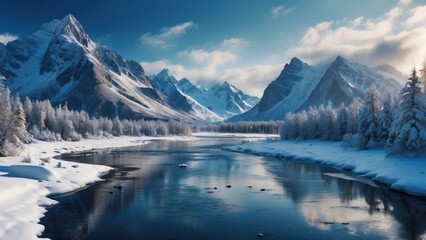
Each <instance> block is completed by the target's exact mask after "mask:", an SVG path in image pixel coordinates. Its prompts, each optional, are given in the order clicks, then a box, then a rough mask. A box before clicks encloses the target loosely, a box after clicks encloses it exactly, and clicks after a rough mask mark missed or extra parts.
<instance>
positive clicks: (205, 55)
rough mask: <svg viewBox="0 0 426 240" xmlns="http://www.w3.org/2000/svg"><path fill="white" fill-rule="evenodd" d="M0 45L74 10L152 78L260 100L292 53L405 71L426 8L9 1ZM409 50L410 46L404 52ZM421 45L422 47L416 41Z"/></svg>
mask: <svg viewBox="0 0 426 240" xmlns="http://www.w3.org/2000/svg"><path fill="white" fill-rule="evenodd" d="M1 5H2V7H1V8H0V42H3V43H5V42H7V41H9V40H13V39H15V38H20V37H25V36H27V35H29V34H31V33H33V32H34V31H36V30H37V29H38V28H39V27H40V26H41V25H42V24H43V23H45V22H49V21H51V20H52V19H54V18H57V19H62V18H63V17H64V16H65V15H66V14H68V13H71V14H73V15H74V16H75V17H76V18H77V20H79V21H80V23H81V24H82V25H83V27H84V28H85V30H86V32H87V33H88V34H89V36H90V37H91V38H92V40H94V41H96V42H98V43H100V44H103V45H106V46H108V47H109V48H111V49H113V50H115V51H117V52H118V53H119V54H121V55H122V56H123V57H125V58H127V59H132V60H136V61H138V62H141V64H142V66H143V67H144V68H145V69H146V71H147V72H148V73H149V74H151V73H155V72H158V71H160V70H161V69H162V68H164V67H167V68H169V69H170V71H171V72H172V73H173V74H175V75H176V76H177V77H178V78H181V77H188V78H189V79H190V80H192V81H193V82H197V81H198V80H216V81H229V82H231V83H233V84H235V85H237V86H238V87H240V88H241V89H243V90H246V91H248V92H249V93H251V94H254V95H258V96H261V94H262V92H263V90H264V88H265V87H266V85H267V84H268V83H269V82H270V81H272V80H274V79H275V77H276V76H277V75H278V74H279V72H280V71H281V70H282V68H283V66H284V64H285V63H286V62H288V61H289V60H290V59H291V58H292V57H293V56H297V57H299V58H301V59H302V60H304V61H306V62H308V63H310V64H317V63H322V62H329V61H331V60H332V59H333V58H335V56H336V55H337V54H341V55H343V56H344V57H347V58H349V59H351V60H354V61H358V62H361V63H365V64H370V65H380V64H383V63H388V64H391V65H394V66H395V67H397V68H398V69H399V70H401V71H406V70H407V68H408V67H409V65H410V62H411V66H412V62H413V61H420V59H423V58H424V53H423V52H424V51H423V50H424V49H421V51H418V50H417V51H415V50H413V49H412V48H414V46H417V45H420V42H421V41H423V40H426V34H425V32H424V29H423V26H426V6H422V1H414V0H413V1H409V0H402V1H397V0H394V1H392V0H374V1H371V0H358V1H339V0H322V1H321V0H306V1H292V0H269V1H267V0H215V1H207V0H179V1H173V0H169V1H166V0H156V1H141V0H139V1H137V0H121V1H118V0H109V1H105V0H104V1H99V0H92V1H83V0H76V1H54V0H40V1H30V0H28V1H23V0H13V1H12V0H9V1H7V2H3V3H2V4H1ZM407 44H408V45H409V46H407ZM423 45H426V44H423Z"/></svg>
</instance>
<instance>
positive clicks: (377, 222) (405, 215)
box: [266, 160, 426, 239]
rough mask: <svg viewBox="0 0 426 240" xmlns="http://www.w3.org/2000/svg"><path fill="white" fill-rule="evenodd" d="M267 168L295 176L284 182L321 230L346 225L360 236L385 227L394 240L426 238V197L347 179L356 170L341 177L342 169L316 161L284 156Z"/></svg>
mask: <svg viewBox="0 0 426 240" xmlns="http://www.w3.org/2000/svg"><path fill="white" fill-rule="evenodd" d="M278 166H279V167H278ZM266 169H267V170H268V171H269V172H270V173H272V174H274V175H276V176H277V177H278V176H282V175H283V174H284V175H286V176H289V177H291V179H292V180H290V181H288V180H282V181H279V182H280V183H281V184H282V187H283V189H284V191H285V192H287V193H288V194H289V196H290V197H291V199H292V200H293V201H294V202H296V203H297V208H298V209H299V211H300V212H301V214H302V215H303V216H304V218H305V220H306V222H308V223H309V224H310V225H312V226H314V227H316V228H318V229H322V230H330V229H336V228H340V229H341V230H344V231H347V232H348V233H350V234H354V235H357V234H359V233H360V232H362V233H364V234H365V233H366V232H367V233H368V232H375V231H376V232H377V231H380V232H381V234H383V235H384V236H386V238H388V239H425V238H426V234H425V232H426V202H425V199H421V198H416V197H411V196H407V195H405V194H401V193H396V192H392V191H389V190H386V189H385V188H380V187H378V186H377V185H376V184H375V183H374V182H370V180H368V179H361V178H359V177H357V176H352V177H351V176H349V177H347V175H350V173H346V177H344V178H340V177H339V176H340V175H342V174H341V173H340V171H338V170H333V169H329V168H324V167H321V166H318V165H315V164H305V163H302V162H296V161H292V160H283V161H282V162H281V163H280V164H277V165H273V167H267V168H266ZM330 173H338V174H330ZM321 180H323V181H321ZM307 181H310V182H311V183H313V182H317V183H318V184H319V185H318V186H316V185H315V184H306V182H307ZM330 191H334V192H335V193H336V194H335V195H333V194H330ZM334 196H338V197H334ZM395 220H396V222H395Z"/></svg>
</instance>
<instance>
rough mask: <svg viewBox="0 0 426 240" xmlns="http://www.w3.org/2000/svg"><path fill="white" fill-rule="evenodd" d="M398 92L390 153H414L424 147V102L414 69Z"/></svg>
mask: <svg viewBox="0 0 426 240" xmlns="http://www.w3.org/2000/svg"><path fill="white" fill-rule="evenodd" d="M408 80H409V81H408V82H407V83H406V85H405V87H404V88H403V89H402V90H401V92H400V94H399V106H398V108H397V111H396V113H395V121H394V122H393V124H392V130H391V153H400V154H408V155H415V154H416V153H417V152H419V151H424V150H425V147H426V102H425V96H424V95H423V94H422V92H421V88H420V81H419V78H418V77H417V73H416V70H415V69H414V70H413V72H412V74H411V76H410V78H408Z"/></svg>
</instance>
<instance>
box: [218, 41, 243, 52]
mask: <svg viewBox="0 0 426 240" xmlns="http://www.w3.org/2000/svg"><path fill="white" fill-rule="evenodd" d="M249 44H250V42H249V41H247V40H245V39H244V38H228V39H224V40H223V41H222V43H221V44H220V45H219V48H220V49H224V50H229V51H238V50H240V49H242V48H245V47H247V46H248V45H249Z"/></svg>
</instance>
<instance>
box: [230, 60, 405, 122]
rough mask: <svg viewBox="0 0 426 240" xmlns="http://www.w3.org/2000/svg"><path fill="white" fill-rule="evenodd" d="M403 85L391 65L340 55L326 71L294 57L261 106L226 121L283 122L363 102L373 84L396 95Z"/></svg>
mask: <svg viewBox="0 0 426 240" xmlns="http://www.w3.org/2000/svg"><path fill="white" fill-rule="evenodd" d="M402 82H403V76H402V74H401V73H399V72H398V71H397V70H396V69H395V68H393V67H391V66H388V65H386V66H380V67H377V68H369V67H367V66H365V65H362V64H358V63H353V62H350V61H347V60H346V59H344V58H343V57H341V56H338V57H337V58H336V59H335V60H334V61H333V62H332V63H331V64H330V65H329V66H328V68H323V67H314V66H309V65H308V64H306V63H303V62H302V61H301V60H299V59H297V58H293V59H292V60H291V62H290V63H289V64H286V65H285V66H284V69H283V71H282V72H281V74H280V75H279V76H278V78H277V79H276V80H275V81H273V82H271V83H270V84H269V85H268V87H267V88H266V89H265V91H264V94H263V96H262V99H261V100H260V102H259V104H257V105H256V106H255V107H254V108H253V109H252V110H250V111H248V112H246V113H243V114H240V115H237V116H234V117H232V118H230V119H228V120H227V121H253V120H254V121H259V120H282V119H283V118H284V115H285V113H287V112H297V111H301V110H307V109H309V107H310V106H319V105H321V104H324V105H326V104H327V103H328V102H331V104H332V105H333V106H335V107H337V106H340V105H341V104H349V103H351V102H352V101H353V100H355V99H362V98H363V97H364V93H365V92H366V91H367V89H368V88H369V87H370V86H372V85H375V86H376V88H377V89H378V91H379V93H384V92H386V91H390V92H393V93H395V92H398V91H399V90H400V88H401V86H402V85H401V83H402Z"/></svg>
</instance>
